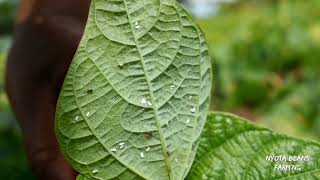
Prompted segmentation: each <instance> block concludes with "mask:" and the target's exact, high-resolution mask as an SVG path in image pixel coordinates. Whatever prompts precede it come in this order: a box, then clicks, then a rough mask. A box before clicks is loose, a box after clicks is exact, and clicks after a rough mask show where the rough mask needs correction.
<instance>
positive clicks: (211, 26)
mask: <svg viewBox="0 0 320 180" xmlns="http://www.w3.org/2000/svg"><path fill="white" fill-rule="evenodd" d="M180 2H181V3H184V5H185V6H186V7H187V8H191V9H190V10H191V11H192V12H194V14H195V15H197V11H199V10H200V12H201V7H200V8H195V7H196V6H194V5H202V7H204V6H205V7H206V8H208V7H210V8H211V9H212V13H208V14H207V15H203V14H201V15H199V16H198V18H196V20H197V22H198V24H199V25H200V26H201V28H202V30H203V31H204V33H205V35H206V38H207V40H208V44H209V47H210V53H211V56H212V59H213V61H212V65H213V69H214V81H215V86H214V90H213V92H212V96H213V99H212V101H213V103H212V104H213V105H212V109H214V110H222V111H229V112H233V113H236V114H239V115H242V116H244V117H247V118H249V119H252V120H253V121H255V122H256V123H258V124H262V125H264V126H267V127H269V128H272V129H274V130H276V131H279V132H283V133H287V134H290V135H293V136H298V137H302V138H308V139H314V140H319V139H320V138H319V137H320V78H319V75H320V59H319V58H320V11H319V9H320V1H319V0H307V1H301V0H238V1H235V0H233V1H231V0H229V1H228V3H224V2H225V0H189V1H188V0H180ZM17 5H18V1H17V0H0V179H2V178H1V177H12V179H32V176H31V174H30V171H29V169H28V166H27V163H26V158H25V155H24V152H23V147H22V140H21V135H20V130H19V128H18V126H17V124H16V121H15V120H14V115H13V113H12V111H11V109H10V106H9V103H8V100H7V97H6V95H5V92H4V72H5V59H6V55H7V52H8V49H9V46H10V43H11V39H12V35H13V25H14V17H15V14H16V9H17ZM209 5H210V6H209ZM209 15H210V16H209ZM8 174H11V176H7V175H8ZM13 175H15V177H13Z"/></svg>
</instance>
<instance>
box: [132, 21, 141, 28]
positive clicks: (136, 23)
mask: <svg viewBox="0 0 320 180" xmlns="http://www.w3.org/2000/svg"><path fill="white" fill-rule="evenodd" d="M140 27H141V26H140V25H139V22H138V21H136V22H135V23H134V28H135V29H140Z"/></svg>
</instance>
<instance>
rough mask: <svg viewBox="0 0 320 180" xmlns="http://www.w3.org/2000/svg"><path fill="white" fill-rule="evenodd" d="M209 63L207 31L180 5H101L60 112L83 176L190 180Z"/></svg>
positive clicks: (124, 1)
mask: <svg viewBox="0 0 320 180" xmlns="http://www.w3.org/2000/svg"><path fill="white" fill-rule="evenodd" d="M210 64H211V63H210V59H209V56H208V51H207V45H206V43H205V39H204V36H203V34H202V32H201V31H200V29H199V28H198V27H197V26H196V25H195V23H194V22H193V20H192V18H191V16H190V15H189V14H188V13H187V12H186V11H185V10H184V9H183V8H181V7H180V5H179V4H177V3H176V2H175V1H174V0H148V1H146V0H93V1H92V2H91V7H90V13H89V17H88V22H87V25H86V29H85V33H84V36H83V38H82V40H81V42H80V45H79V47H78V50H77V52H76V55H75V57H74V59H73V61H72V63H71V65H70V68H69V71H68V73H67V76H66V79H65V82H64V85H63V88H62V91H61V94H60V97H59V100H58V104H57V112H56V134H57V138H58V142H59V144H60V146H61V149H62V152H63V154H64V156H65V158H66V159H67V160H68V162H69V163H70V164H71V165H72V166H73V167H74V168H75V169H76V170H77V171H78V172H80V175H79V176H78V178H77V179H82V180H84V179H103V180H104V179H121V180H122V179H124V180H126V179H128V180H130V179H154V180H156V179H162V180H165V179H170V180H179V179H184V178H185V176H186V175H187V173H188V171H189V169H190V167H191V165H192V163H193V159H194V156H195V153H196V149H197V146H198V141H199V136H200V133H201V131H202V128H203V126H204V123H205V119H206V114H207V110H208V106H209V94H210V89H211V71H210V66H211V65H210Z"/></svg>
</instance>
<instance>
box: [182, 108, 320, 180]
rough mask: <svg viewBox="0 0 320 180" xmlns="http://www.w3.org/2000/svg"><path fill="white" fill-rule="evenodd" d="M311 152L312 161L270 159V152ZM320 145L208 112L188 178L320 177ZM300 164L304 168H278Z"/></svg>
mask: <svg viewBox="0 0 320 180" xmlns="http://www.w3.org/2000/svg"><path fill="white" fill-rule="evenodd" d="M272 155H284V156H286V157H289V156H291V157H294V156H304V157H305V156H310V158H311V159H310V160H309V161H300V162H296V161H294V162H293V161H291V162H289V161H286V162H284V161H282V162H280V161H278V162H270V161H267V160H266V157H267V156H272ZM319 157H320V145H319V144H317V143H314V142H308V141H304V140H299V139H296V138H292V137H288V136H286V135H281V134H277V133H274V132H272V131H271V130H269V129H265V128H260V127H256V126H254V125H252V124H251V123H249V122H248V121H246V120H244V119H242V118H240V117H236V116H234V115H231V114H226V113H219V112H216V113H209V115H208V119H207V122H206V125H205V128H204V130H203V133H202V135H201V140H200V145H199V148H198V151H197V154H196V158H195V162H194V164H193V167H192V169H191V171H190V173H189V175H188V178H187V179H188V180H193V179H194V180H198V179H210V180H224V179H226V180H229V179H230V180H251V179H252V180H253V179H254V180H258V179H261V180H262V179H263V180H275V179H290V180H294V179H297V180H298V179H299V180H312V179H315V180H316V179H319V178H320V158H319ZM276 165H295V167H298V165H301V170H297V169H296V170H291V171H289V170H287V171H285V170H284V169H282V170H281V169H275V168H274V167H275V166H276Z"/></svg>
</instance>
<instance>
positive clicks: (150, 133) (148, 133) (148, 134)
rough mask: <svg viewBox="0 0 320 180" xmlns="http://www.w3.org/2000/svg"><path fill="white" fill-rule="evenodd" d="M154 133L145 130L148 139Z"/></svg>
mask: <svg viewBox="0 0 320 180" xmlns="http://www.w3.org/2000/svg"><path fill="white" fill-rule="evenodd" d="M152 135H153V133H152V132H145V133H144V137H145V138H147V139H150V138H151V137H152Z"/></svg>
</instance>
